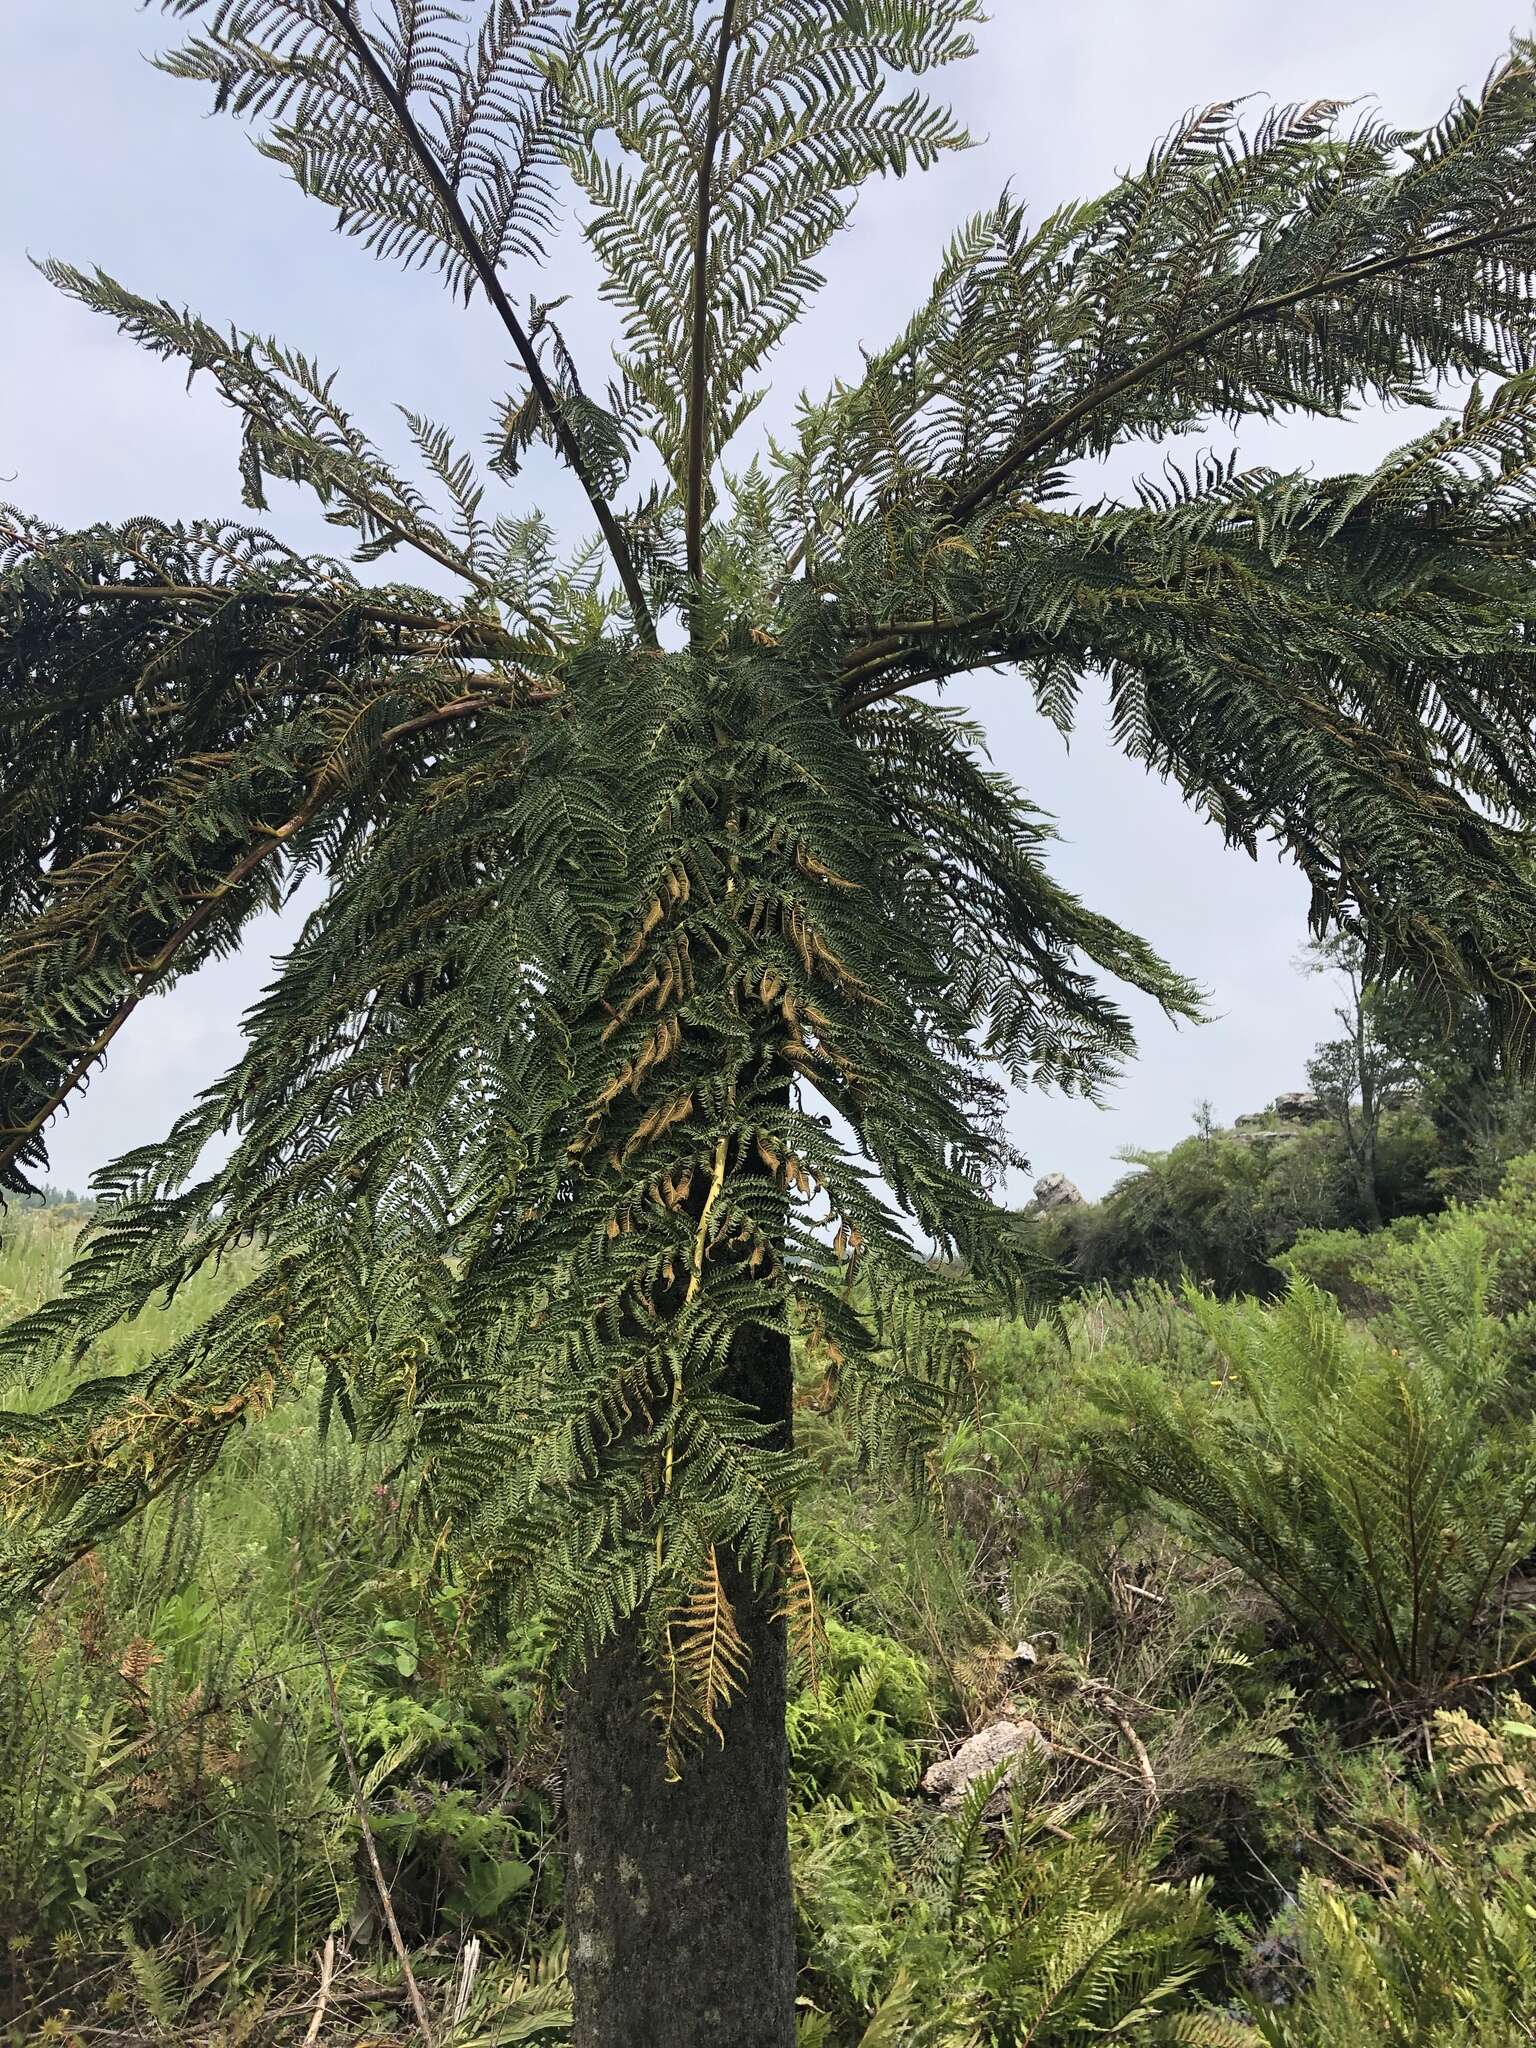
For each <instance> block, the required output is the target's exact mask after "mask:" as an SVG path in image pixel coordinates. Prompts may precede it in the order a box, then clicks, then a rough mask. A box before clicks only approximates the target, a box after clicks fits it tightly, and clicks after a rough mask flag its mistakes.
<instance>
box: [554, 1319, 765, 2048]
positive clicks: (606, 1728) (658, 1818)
mask: <svg viewBox="0 0 1536 2048" xmlns="http://www.w3.org/2000/svg"><path fill="white" fill-rule="evenodd" d="M740 1349H741V1351H742V1352H743V1353H744V1354H747V1355H743V1356H742V1357H741V1358H740V1360H739V1363H738V1366H737V1369H736V1373H735V1374H734V1375H733V1377H736V1378H737V1379H738V1386H739V1390H740V1391H743V1392H747V1393H749V1394H750V1397H751V1398H752V1399H753V1400H754V1402H755V1403H756V1405H757V1406H758V1407H759V1408H760V1410H761V1411H762V1413H763V1414H764V1415H765V1417H767V1416H771V1417H772V1418H773V1419H775V1420H777V1421H779V1422H780V1423H781V1424H782V1425H783V1426H784V1428H785V1429H786V1430H787V1428H788V1426H789V1411H790V1363H789V1345H788V1341H787V1340H786V1339H785V1338H783V1337H779V1336H777V1335H770V1334H768V1333H766V1332H764V1333H758V1334H755V1335H754V1336H753V1337H752V1339H751V1341H750V1344H748V1343H745V1342H744V1343H743V1344H742V1345H741V1346H740ZM728 1591H729V1593H730V1596H731V1600H732V1603H733V1605H734V1606H735V1608H736V1612H737V1616H738V1619H739V1621H740V1625H741V1631H742V1634H743V1636H744V1637H745V1638H746V1641H747V1643H748V1645H749V1647H750V1650H751V1653H752V1675H751V1681H750V1683H749V1684H748V1686H747V1687H746V1689H745V1691H744V1692H743V1694H742V1695H741V1696H740V1698H738V1699H737V1701H736V1702H735V1704H734V1705H733V1706H732V1707H731V1708H730V1710H729V1711H728V1712H727V1713H726V1714H725V1715H724V1716H723V1725H724V1728H725V1742H724V1744H723V1745H721V1744H718V1743H716V1742H714V1741H713V1739H711V1740H710V1741H709V1743H708V1744H707V1746H706V1747H705V1748H704V1750H703V1751H702V1752H701V1753H700V1754H699V1755H698V1756H697V1757H695V1758H694V1759H693V1760H692V1761H691V1762H690V1763H689V1765H688V1767H687V1769H686V1770H685V1771H684V1773H683V1777H682V1781H681V1783H678V1784H668V1783H667V1782H666V1779H665V1777H664V1776H663V1771H662V1756H661V1748H660V1744H659V1743H658V1740H657V1735H656V1728H655V1723H654V1721H653V1720H652V1718H651V1716H650V1714H649V1712H648V1706H649V1701H650V1697H651V1692H652V1688H653V1685H654V1678H653V1676H652V1674H651V1673H650V1672H649V1671H648V1670H647V1669H646V1668H645V1666H644V1664H643V1663H642V1661H641V1658H640V1656H639V1654H638V1651H637V1649H636V1646H635V1641H634V1637H633V1635H632V1634H630V1633H626V1634H624V1635H621V1636H620V1637H618V1638H617V1639H616V1640H615V1641H613V1642H612V1643H611V1644H609V1645H608V1647H607V1648H606V1649H605V1650H604V1651H603V1652H602V1653H601V1654H600V1655H599V1656H598V1657H597V1658H596V1659H595V1660H594V1661H593V1663H592V1664H591V1665H590V1666H589V1667H588V1670H587V1673H586V1675H585V1678H584V1680H583V1682H582V1685H581V1688H580V1691H579V1693H578V1694H577V1695H576V1696H575V1697H574V1698H573V1699H572V1701H571V1703H570V1706H569V1708H568V1711H567V1718H566V1807H567V1816H568V1821H569V1828H570V1846H569V1852H568V1853H569V1860H568V1864H567V1883H566V1916H567V1933H568V1936H569V1943H570V1967H571V1981H572V1985H573V1987H574V1990H575V1995H576V2025H575V2031H574V2033H573V2035H572V2041H573V2044H574V2048H792V2044H793V2042H794V2038H795V2003H794V2001H795V1941H794V1911H793V1903H792V1900H791V1895H790V1884H789V1853H788V1843H787V1832H786V1831H787V1813H788V1756H787V1751H786V1747H785V1740H784V1704H785V1642H784V1628H783V1624H782V1623H781V1622H780V1621H778V1620H777V1619H775V1617H774V1614H773V1610H772V1606H771V1605H770V1604H769V1603H766V1602H754V1601H752V1600H751V1599H750V1597H749V1595H748V1591H747V1588H746V1587H745V1586H744V1585H743V1584H742V1583H741V1580H740V1578H739V1575H737V1574H736V1573H735V1572H734V1571H732V1572H731V1574H730V1582H729V1584H728Z"/></svg>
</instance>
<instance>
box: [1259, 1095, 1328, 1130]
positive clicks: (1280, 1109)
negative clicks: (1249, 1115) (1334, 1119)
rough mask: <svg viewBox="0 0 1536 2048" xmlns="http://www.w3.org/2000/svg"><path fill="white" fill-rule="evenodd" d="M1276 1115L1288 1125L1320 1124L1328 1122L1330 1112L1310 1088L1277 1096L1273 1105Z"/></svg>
mask: <svg viewBox="0 0 1536 2048" xmlns="http://www.w3.org/2000/svg"><path fill="white" fill-rule="evenodd" d="M1271 1107H1272V1108H1273V1110H1274V1112H1275V1115H1276V1116H1277V1117H1279V1118H1281V1120H1282V1121H1283V1122H1285V1123H1288V1124H1320V1123H1325V1122H1326V1121H1327V1117H1328V1112H1327V1110H1326V1109H1325V1108H1324V1107H1323V1104H1322V1102H1321V1101H1320V1100H1319V1098H1318V1097H1317V1096H1316V1095H1314V1094H1313V1093H1312V1090H1311V1089H1310V1088H1293V1089H1291V1090H1289V1092H1288V1093H1286V1094H1284V1095H1277V1096H1276V1097H1275V1099H1274V1102H1273V1103H1272V1104H1271Z"/></svg>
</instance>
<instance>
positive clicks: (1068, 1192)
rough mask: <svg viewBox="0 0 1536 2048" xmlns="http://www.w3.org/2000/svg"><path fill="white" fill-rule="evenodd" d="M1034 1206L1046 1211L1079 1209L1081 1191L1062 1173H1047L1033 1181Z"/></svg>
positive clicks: (1081, 1200)
mask: <svg viewBox="0 0 1536 2048" xmlns="http://www.w3.org/2000/svg"><path fill="white" fill-rule="evenodd" d="M1035 1207H1036V1208H1037V1209H1041V1210H1044V1211H1046V1212H1047V1213H1049V1212H1050V1211H1051V1210H1052V1209H1081V1208H1082V1207H1083V1191H1082V1189H1081V1188H1080V1187H1078V1185H1077V1183H1076V1182H1075V1181H1070V1180H1068V1179H1067V1176H1066V1175H1065V1174H1064V1173H1047V1174H1044V1175H1042V1176H1041V1178H1040V1179H1039V1180H1037V1181H1036V1182H1035Z"/></svg>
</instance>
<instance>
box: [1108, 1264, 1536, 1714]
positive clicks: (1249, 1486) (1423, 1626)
mask: <svg viewBox="0 0 1536 2048" xmlns="http://www.w3.org/2000/svg"><path fill="white" fill-rule="evenodd" d="M1484 1291H1485V1280H1484V1274H1483V1270H1482V1265H1481V1258H1480V1247H1479V1244H1478V1241H1477V1237H1476V1233H1475V1231H1474V1230H1473V1229H1472V1228H1471V1227H1470V1226H1468V1225H1466V1224H1463V1225H1462V1226H1461V1227H1459V1228H1456V1229H1452V1230H1448V1231H1446V1232H1445V1233H1444V1234H1442V1235H1441V1236H1439V1237H1437V1238H1435V1239H1432V1240H1429V1241H1426V1243H1425V1244H1424V1245H1423V1246H1422V1247H1421V1248H1420V1250H1419V1252H1418V1255H1417V1259H1416V1261H1415V1268H1414V1270H1413V1272H1412V1274H1411V1279H1410V1284H1409V1285H1408V1286H1407V1287H1406V1288H1405V1290H1404V1293H1403V1296H1402V1298H1401V1300H1400V1301H1399V1303H1398V1304H1397V1307H1396V1310H1395V1314H1394V1319H1393V1320H1394V1324H1395V1328H1394V1330H1393V1331H1392V1332H1390V1333H1389V1334H1393V1335H1397V1336H1399V1337H1401V1339H1402V1340H1403V1343H1404V1344H1405V1345H1407V1346H1408V1347H1410V1348H1409V1349H1407V1350H1404V1349H1403V1348H1401V1346H1399V1345H1396V1344H1389V1343H1388V1342H1387V1341H1386V1340H1385V1337H1384V1336H1383V1335H1380V1334H1377V1333H1371V1332H1364V1331H1360V1330H1357V1329H1355V1328H1353V1327H1352V1326H1351V1325H1350V1324H1349V1322H1348V1321H1347V1320H1346V1319H1345V1317H1344V1315H1343V1313H1342V1312H1341V1311H1340V1309H1339V1308H1338V1306H1337V1304H1336V1303H1334V1302H1333V1301H1332V1300H1331V1299H1330V1298H1329V1297H1327V1296H1325V1295H1322V1294H1320V1293H1318V1292H1317V1291H1316V1290H1315V1289H1314V1288H1312V1287H1311V1286H1309V1285H1308V1284H1307V1283H1305V1282H1303V1281H1294V1282H1293V1283H1292V1285H1291V1288H1290V1291H1289V1292H1288V1294H1287V1295H1286V1297H1285V1298H1284V1300H1283V1301H1282V1302H1280V1303H1279V1304H1277V1305H1276V1306H1275V1307H1274V1308H1271V1309H1264V1308H1259V1307H1257V1306H1256V1305H1254V1304H1251V1303H1249V1304H1219V1303H1216V1302H1212V1301H1209V1300H1207V1299H1205V1298H1204V1297H1201V1296H1198V1295H1195V1294H1193V1293H1191V1295H1190V1297H1189V1301H1190V1307H1191V1309H1192V1312H1193V1313H1194V1314H1195V1315H1196V1316H1197V1317H1198V1318H1199V1320H1200V1321H1201V1323H1202V1324H1203V1325H1204V1327H1205V1329H1206V1331H1207V1333H1208V1335H1209V1336H1210V1338H1211V1339H1212V1341H1213V1343H1214V1345H1215V1347H1216V1351H1217V1354H1218V1356H1219V1358H1220V1359H1221V1362H1222V1377H1221V1378H1220V1380H1218V1381H1215V1382H1213V1383H1212V1384H1211V1385H1210V1386H1203V1387H1198V1388H1189V1387H1185V1388H1178V1387H1170V1386H1169V1385H1168V1384H1167V1383H1166V1382H1159V1381H1155V1378H1154V1376H1153V1375H1151V1374H1149V1373H1148V1372H1146V1371H1145V1370H1144V1369H1142V1368H1135V1369H1131V1368H1127V1369H1125V1370H1123V1371H1120V1370H1116V1371H1113V1372H1112V1373H1111V1374H1110V1375H1108V1376H1107V1377H1106V1379H1105V1381H1104V1382H1103V1383H1102V1384H1101V1385H1100V1387H1099V1389H1098V1393H1097V1398H1098V1400H1099V1401H1100V1403H1101V1404H1102V1410H1103V1414H1104V1418H1105V1425H1106V1426H1105V1429H1104V1433H1103V1434H1102V1436H1101V1437H1100V1439H1099V1441H1100V1448H1101V1452H1102V1455H1103V1457H1104V1459H1105V1461H1106V1463H1107V1465H1108V1466H1109V1467H1110V1468H1111V1469H1112V1470H1113V1471H1115V1472H1116V1473H1118V1474H1119V1475H1120V1477H1121V1478H1122V1480H1125V1481H1128V1482H1130V1483H1131V1484H1132V1485H1133V1486H1134V1487H1135V1488H1136V1489H1138V1490H1140V1491H1144V1492H1146V1493H1147V1494H1150V1495H1152V1496H1154V1497H1155V1498H1158V1499H1160V1500H1162V1501H1166V1502H1169V1503H1171V1504H1172V1505H1174V1506H1175V1507H1176V1508H1178V1509H1179V1510H1181V1511H1182V1512H1183V1514H1184V1515H1185V1516H1186V1517H1187V1519H1188V1521H1189V1523H1190V1525H1191V1527H1192V1529H1193V1530H1194V1532H1195V1533H1196V1535H1197V1537H1198V1538H1199V1539H1200V1540H1202V1541H1204V1542H1207V1543H1209V1544H1210V1545H1211V1546H1212V1547H1213V1548H1215V1549H1216V1550H1217V1551H1219V1552H1220V1553H1221V1554H1222V1555H1223V1556H1225V1557H1228V1558H1230V1559H1231V1560H1232V1561H1233V1563H1235V1564H1236V1565H1238V1566H1239V1568H1240V1569H1242V1570H1243V1571H1245V1572H1246V1573H1247V1574H1248V1576H1249V1577H1250V1578H1251V1579H1253V1580H1254V1582H1255V1583H1256V1584H1257V1585H1259V1586H1260V1587H1261V1588H1262V1589H1263V1590H1264V1591H1265V1592H1266V1593H1268V1594H1269V1596H1270V1597H1271V1598H1272V1599H1273V1600H1274V1601H1275V1603H1276V1604H1277V1605H1278V1606H1279V1607H1280V1609H1281V1610H1282V1612H1283V1613H1284V1614H1285V1615H1286V1616H1287V1617H1288V1618H1289V1620H1290V1621H1291V1622H1292V1623H1293V1624H1294V1625H1295V1626H1296V1627H1298V1628H1299V1629H1301V1630H1303V1631H1304V1632H1305V1633H1306V1635H1307V1636H1308V1637H1309V1638H1310V1640H1311V1642H1312V1645H1313V1646H1314V1647H1315V1648H1316V1649H1317V1650H1318V1651H1319V1652H1320V1653H1321V1654H1322V1656H1323V1657H1324V1659H1325V1660H1326V1661H1327V1662H1328V1663H1329V1665H1330V1666H1331V1667H1332V1668H1333V1669H1334V1670H1335V1672H1336V1673H1337V1674H1338V1675H1339V1676H1340V1677H1341V1678H1344V1679H1346V1680H1350V1679H1353V1680H1360V1679H1363V1680H1364V1681H1365V1682H1366V1683H1368V1684H1369V1685H1370V1686H1371V1687H1373V1688H1374V1689H1375V1690H1376V1691H1377V1692H1379V1693H1380V1694H1381V1695H1382V1697H1383V1698H1385V1699H1387V1700H1389V1701H1391V1702H1393V1703H1395V1704H1398V1705H1402V1706H1407V1707H1415V1706H1416V1707H1419V1708H1421V1709H1422V1708H1424V1707H1426V1706H1429V1705H1432V1704H1433V1703H1434V1702H1435V1701H1436V1700H1437V1699H1438V1698H1439V1697H1440V1696H1441V1695H1442V1694H1443V1692H1444V1690H1445V1688H1446V1687H1447V1686H1448V1685H1449V1684H1450V1683H1452V1682H1453V1681H1455V1680H1457V1679H1458V1678H1460V1679H1465V1678H1466V1677H1468V1676H1469V1675H1471V1674H1470V1672H1469V1669H1468V1662H1467V1660H1468V1659H1469V1658H1470V1657H1471V1656H1472V1655H1473V1654H1474V1651H1473V1641H1474V1629H1475V1626H1476V1623H1477V1621H1478V1618H1479V1616H1480V1615H1481V1614H1482V1612H1483V1610H1484V1608H1485V1607H1486V1606H1487V1604H1488V1603H1489V1601H1490V1600H1491V1599H1492V1598H1493V1597H1494V1596H1495V1594H1496V1593H1497V1591H1498V1589H1499V1587H1500V1586H1501V1585H1502V1583H1503V1580H1504V1578H1505V1577H1506V1575H1507V1574H1508V1572H1509V1571H1510V1569H1511V1568H1512V1566H1513V1565H1514V1564H1515V1562H1516V1560H1517V1559H1518V1558H1519V1557H1520V1556H1522V1555H1523V1554H1524V1552H1525V1551H1526V1550H1527V1549H1528V1547H1529V1545H1530V1543H1531V1540H1532V1537H1533V1535H1536V1478H1533V1455H1532V1454H1533V1439H1532V1431H1531V1428H1530V1425H1529V1423H1528V1422H1524V1421H1520V1420H1518V1419H1516V1418H1517V1415H1518V1410H1517V1409H1515V1407H1514V1403H1513V1397H1512V1393H1511V1389H1510V1386H1509V1379H1508V1369H1507V1365H1506V1364H1505V1362H1504V1360H1503V1359H1502V1358H1501V1355H1500V1332H1499V1329H1498V1326H1497V1324H1495V1323H1494V1321H1493V1319H1492V1318H1491V1317H1489V1316H1488V1315H1487V1313H1486V1311H1485V1308H1484ZM1511 1654H1512V1655H1515V1656H1517V1655H1518V1646H1512V1648H1511Z"/></svg>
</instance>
